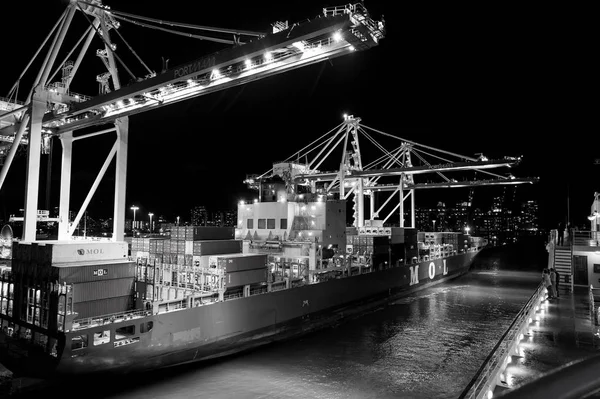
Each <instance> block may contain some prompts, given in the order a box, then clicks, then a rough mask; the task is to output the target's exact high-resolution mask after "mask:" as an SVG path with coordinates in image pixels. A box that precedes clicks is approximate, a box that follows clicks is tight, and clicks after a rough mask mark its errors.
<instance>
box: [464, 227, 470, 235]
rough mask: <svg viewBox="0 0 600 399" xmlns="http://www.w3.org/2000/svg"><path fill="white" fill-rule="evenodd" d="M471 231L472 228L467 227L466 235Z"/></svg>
mask: <svg viewBox="0 0 600 399" xmlns="http://www.w3.org/2000/svg"><path fill="white" fill-rule="evenodd" d="M469 231H471V228H470V227H469V226H467V227H465V233H467V235H469Z"/></svg>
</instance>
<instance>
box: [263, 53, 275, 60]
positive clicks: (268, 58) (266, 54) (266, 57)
mask: <svg viewBox="0 0 600 399" xmlns="http://www.w3.org/2000/svg"><path fill="white" fill-rule="evenodd" d="M272 59H273V55H271V53H270V52H268V51H267V52H266V53H265V60H267V61H271V60H272Z"/></svg>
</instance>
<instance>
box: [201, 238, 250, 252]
mask: <svg viewBox="0 0 600 399" xmlns="http://www.w3.org/2000/svg"><path fill="white" fill-rule="evenodd" d="M241 252H242V240H211V241H207V240H204V241H194V242H193V252H192V254H193V255H221V254H234V253H241Z"/></svg>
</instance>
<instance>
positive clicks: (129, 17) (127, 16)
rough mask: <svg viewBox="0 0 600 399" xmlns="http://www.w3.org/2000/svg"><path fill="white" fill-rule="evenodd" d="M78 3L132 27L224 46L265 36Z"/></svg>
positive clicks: (259, 33) (260, 33)
mask: <svg viewBox="0 0 600 399" xmlns="http://www.w3.org/2000/svg"><path fill="white" fill-rule="evenodd" d="M78 2H79V3H81V4H85V5H88V6H90V7H95V8H99V9H102V10H104V11H105V12H107V13H109V14H111V15H112V16H114V17H115V18H116V19H119V20H122V21H125V22H129V23H132V24H134V25H138V26H142V27H145V28H150V29H157V30H161V31H164V32H168V33H173V34H176V35H180V36H185V37H190V38H193V39H199V40H207V41H213V42H217V43H224V44H243V43H242V42H241V41H239V40H238V37H239V36H253V37H263V36H265V33H263V32H254V31H247V30H240V29H226V28H216V27H212V26H202V25H193V24H187V23H181V22H173V21H163V20H160V19H155V18H149V17H143V16H140V15H135V14H131V13H126V12H122V11H115V10H112V9H109V8H107V7H102V6H98V5H96V4H91V3H87V2H84V1H78ZM140 21H146V22H149V23H154V24H158V25H166V26H171V27H177V28H188V29H196V30H203V31H208V32H218V33H228V34H232V35H233V36H234V40H228V39H222V38H216V37H210V36H204V35H195V34H192V33H187V32H182V31H178V30H173V29H167V28H163V27H160V26H154V25H151V24H149V23H144V22H140Z"/></svg>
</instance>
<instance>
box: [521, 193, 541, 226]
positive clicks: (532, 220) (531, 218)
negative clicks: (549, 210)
mask: <svg viewBox="0 0 600 399" xmlns="http://www.w3.org/2000/svg"><path fill="white" fill-rule="evenodd" d="M518 229H519V230H527V231H538V230H539V229H540V224H539V205H538V203H537V201H535V200H530V201H526V202H523V203H522V204H521V214H520V215H519V216H518Z"/></svg>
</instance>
